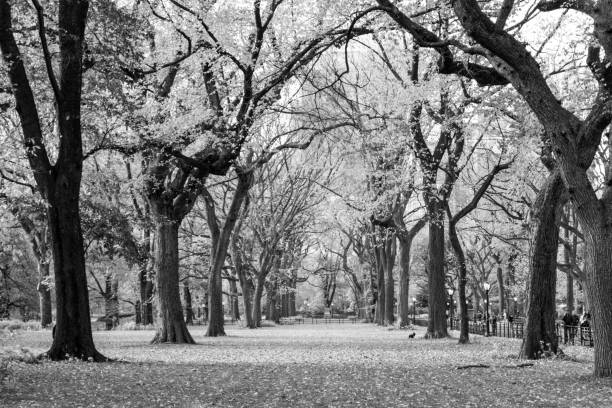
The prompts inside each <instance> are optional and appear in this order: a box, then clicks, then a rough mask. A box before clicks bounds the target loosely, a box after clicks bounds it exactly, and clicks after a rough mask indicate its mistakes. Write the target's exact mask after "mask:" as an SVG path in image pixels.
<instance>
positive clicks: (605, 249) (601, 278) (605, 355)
mask: <svg viewBox="0 0 612 408" xmlns="http://www.w3.org/2000/svg"><path fill="white" fill-rule="evenodd" d="M610 242H612V227H610V225H609V224H606V225H605V226H604V225H602V226H600V227H599V228H598V231H595V232H593V231H588V232H587V231H585V249H586V252H585V271H586V276H587V280H586V289H587V298H588V299H589V306H590V307H591V309H590V310H587V312H589V313H591V323H592V324H591V327H592V330H593V345H594V348H595V370H594V374H595V376H597V377H610V376H612V296H610V294H611V293H612V247H611V246H610Z"/></svg>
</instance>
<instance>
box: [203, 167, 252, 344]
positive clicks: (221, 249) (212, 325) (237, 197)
mask: <svg viewBox="0 0 612 408" xmlns="http://www.w3.org/2000/svg"><path fill="white" fill-rule="evenodd" d="M236 172H237V175H238V184H237V185H236V190H235V191H234V197H233V198H232V203H231V204H230V208H229V210H228V212H227V217H226V219H225V223H224V224H223V228H222V229H221V231H219V232H218V237H217V239H216V240H215V241H216V243H215V244H214V245H213V259H212V264H211V268H210V273H209V275H208V276H209V278H208V313H209V319H208V329H207V330H206V336H209V337H216V336H225V329H224V316H223V291H222V279H221V270H222V269H223V265H225V258H226V256H227V252H228V249H229V245H230V238H231V235H232V233H233V231H234V227H235V226H236V222H237V221H238V217H239V215H240V209H241V208H242V204H243V202H244V200H245V198H246V196H247V194H248V192H249V189H250V188H251V184H252V182H253V173H252V172H250V171H248V172H241V171H239V170H237V171H236ZM207 211H210V206H209V205H208V206H207ZM208 219H209V220H211V217H210V216H209V217H208ZM209 225H210V221H209ZM217 230H218V227H217Z"/></svg>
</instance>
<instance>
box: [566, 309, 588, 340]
mask: <svg viewBox="0 0 612 408" xmlns="http://www.w3.org/2000/svg"><path fill="white" fill-rule="evenodd" d="M561 321H563V343H565V344H567V343H568V342H570V343H572V344H573V343H574V340H575V338H576V334H577V333H578V332H579V333H580V341H581V342H584V341H585V340H586V341H589V342H590V344H591V345H593V336H592V335H591V330H590V327H591V314H590V313H589V312H587V311H586V310H585V311H584V312H583V313H582V315H581V316H580V317H578V315H577V314H575V313H571V312H570V311H569V310H566V311H565V314H564V315H563V317H562V318H561Z"/></svg>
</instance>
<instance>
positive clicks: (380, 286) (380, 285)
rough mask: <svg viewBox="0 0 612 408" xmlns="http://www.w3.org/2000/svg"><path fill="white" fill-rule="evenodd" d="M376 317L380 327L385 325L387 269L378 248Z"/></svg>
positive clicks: (381, 252)
mask: <svg viewBox="0 0 612 408" xmlns="http://www.w3.org/2000/svg"><path fill="white" fill-rule="evenodd" d="M375 250H376V254H377V255H376V316H375V321H376V324H377V325H379V326H383V325H384V324H385V304H386V303H385V299H386V298H385V290H386V289H387V288H386V286H385V267H384V260H383V258H384V256H383V251H381V249H380V248H376V249H375Z"/></svg>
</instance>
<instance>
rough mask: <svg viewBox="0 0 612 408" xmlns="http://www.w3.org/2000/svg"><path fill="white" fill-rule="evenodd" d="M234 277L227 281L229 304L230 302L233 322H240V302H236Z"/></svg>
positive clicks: (236, 289) (236, 293)
mask: <svg viewBox="0 0 612 408" xmlns="http://www.w3.org/2000/svg"><path fill="white" fill-rule="evenodd" d="M233 278H234V277H233V276H232V279H230V281H229V287H230V294H231V296H230V302H231V308H232V318H233V319H234V320H240V302H239V301H238V287H237V286H238V285H236V281H235V280H234V279H233Z"/></svg>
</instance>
